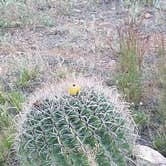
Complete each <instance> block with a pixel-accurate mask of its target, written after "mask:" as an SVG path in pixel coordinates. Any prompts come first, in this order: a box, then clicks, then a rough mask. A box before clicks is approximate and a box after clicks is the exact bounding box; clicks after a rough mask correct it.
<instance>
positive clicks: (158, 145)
mask: <svg viewBox="0 0 166 166" xmlns="http://www.w3.org/2000/svg"><path fill="white" fill-rule="evenodd" d="M153 146H154V148H155V149H156V150H158V151H159V152H160V153H161V154H163V155H164V156H166V148H165V147H166V133H165V134H162V135H159V136H157V137H156V138H155V139H154V140H153Z"/></svg>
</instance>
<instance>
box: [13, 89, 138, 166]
mask: <svg viewBox="0 0 166 166" xmlns="http://www.w3.org/2000/svg"><path fill="white" fill-rule="evenodd" d="M129 135H130V139H129ZM131 137H133V138H131ZM134 139H135V136H134V133H133V130H132V129H131V128H130V127H129V126H128V121H127V120H126V119H125V118H124V117H123V116H121V114H120V112H118V111H117V110H116V107H115V106H114V104H113V103H112V102H111V101H110V99H109V98H107V97H105V95H104V93H98V92H96V91H95V90H93V89H91V88H84V89H82V91H81V92H80V94H79V95H77V96H69V95H64V96H61V97H56V96H55V97H54V98H53V99H43V100H40V101H38V103H37V104H34V105H32V106H31V109H30V110H29V111H28V113H27V114H26V118H24V120H23V121H22V123H21V130H20V131H19V132H18V136H17V140H16V141H17V144H16V146H17V152H18V157H19V160H20V163H21V166H54V165H55V166H95V165H96V166H110V165H111V166H114V165H115V166H125V165H127V162H128V159H129V158H130V155H131V150H132V143H131V142H132V141H134Z"/></svg>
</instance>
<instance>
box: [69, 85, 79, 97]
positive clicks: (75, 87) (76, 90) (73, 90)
mask: <svg viewBox="0 0 166 166" xmlns="http://www.w3.org/2000/svg"><path fill="white" fill-rule="evenodd" d="M80 89H81V88H80V86H79V85H77V84H74V83H73V84H71V85H70V87H69V89H68V92H69V94H70V95H72V96H75V95H78V93H79V92H80Z"/></svg>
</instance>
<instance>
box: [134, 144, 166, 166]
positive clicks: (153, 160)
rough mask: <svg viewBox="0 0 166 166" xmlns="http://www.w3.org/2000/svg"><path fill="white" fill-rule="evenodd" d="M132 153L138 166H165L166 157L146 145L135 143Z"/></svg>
mask: <svg viewBox="0 0 166 166" xmlns="http://www.w3.org/2000/svg"><path fill="white" fill-rule="evenodd" d="M134 155H135V156H136V162H137V164H138V166H166V158H165V157H164V156H162V155H161V154H160V153H159V152H158V151H156V150H154V149H152V148H150V147H148V146H144V145H136V146H135V148H134Z"/></svg>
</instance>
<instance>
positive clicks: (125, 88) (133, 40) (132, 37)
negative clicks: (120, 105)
mask: <svg viewBox="0 0 166 166" xmlns="http://www.w3.org/2000/svg"><path fill="white" fill-rule="evenodd" d="M118 34H119V45H120V53H119V64H120V72H119V75H118V76H117V78H116V79H117V80H118V85H119V88H120V90H122V92H123V93H124V94H125V98H126V100H127V101H128V102H134V103H135V104H138V103H139V102H140V99H141V96H142V87H141V66H142V53H141V51H140V49H141V48H140V45H139V35H138V32H137V31H136V30H135V29H134V25H129V27H127V28H126V29H124V30H121V29H120V30H119V32H118Z"/></svg>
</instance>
